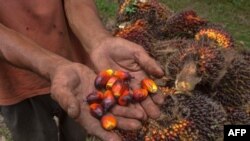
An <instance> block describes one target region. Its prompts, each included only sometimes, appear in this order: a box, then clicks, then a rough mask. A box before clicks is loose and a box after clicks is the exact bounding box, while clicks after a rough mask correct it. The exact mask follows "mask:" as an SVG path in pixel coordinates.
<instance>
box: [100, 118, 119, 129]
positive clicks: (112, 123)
mask: <svg viewBox="0 0 250 141" xmlns="http://www.w3.org/2000/svg"><path fill="white" fill-rule="evenodd" d="M101 124H102V127H103V128H104V129H106V130H112V129H114V128H116V126H117V120H116V118H115V117H114V116H113V115H104V116H103V117H102V119H101Z"/></svg>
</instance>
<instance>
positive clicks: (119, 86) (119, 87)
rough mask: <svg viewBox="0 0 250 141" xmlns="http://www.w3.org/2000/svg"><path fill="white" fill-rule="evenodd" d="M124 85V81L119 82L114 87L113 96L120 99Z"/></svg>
mask: <svg viewBox="0 0 250 141" xmlns="http://www.w3.org/2000/svg"><path fill="white" fill-rule="evenodd" d="M123 87H124V83H123V81H122V80H118V81H116V82H115V84H114V85H113V86H112V88H111V90H112V92H113V95H114V96H115V97H116V98H118V97H120V96H121V94H122V91H123Z"/></svg>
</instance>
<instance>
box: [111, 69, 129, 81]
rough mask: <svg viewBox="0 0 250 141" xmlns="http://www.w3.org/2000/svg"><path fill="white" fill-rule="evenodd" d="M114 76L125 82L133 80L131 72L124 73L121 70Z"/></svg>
mask: <svg viewBox="0 0 250 141" xmlns="http://www.w3.org/2000/svg"><path fill="white" fill-rule="evenodd" d="M114 76H115V77H117V78H119V79H121V80H125V81H126V80H130V79H131V78H132V76H131V75H130V73H129V72H124V71H119V70H118V71H115V72H114Z"/></svg>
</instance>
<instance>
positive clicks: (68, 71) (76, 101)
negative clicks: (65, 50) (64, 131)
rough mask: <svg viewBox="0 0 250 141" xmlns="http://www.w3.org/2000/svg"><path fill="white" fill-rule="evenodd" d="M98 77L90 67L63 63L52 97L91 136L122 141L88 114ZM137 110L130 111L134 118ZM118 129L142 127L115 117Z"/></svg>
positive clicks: (54, 82) (57, 70)
mask: <svg viewBox="0 0 250 141" xmlns="http://www.w3.org/2000/svg"><path fill="white" fill-rule="evenodd" d="M95 77H96V74H95V73H94V72H93V71H92V70H90V69H89V68H88V67H86V66H84V65H82V64H77V63H66V64H61V65H59V66H58V67H57V69H56V70H55V72H53V75H52V76H51V83H52V86H51V96H52V98H53V99H55V100H56V101H57V102H58V103H59V104H60V106H61V107H62V108H63V109H64V110H65V111H66V112H67V113H68V115H69V116H70V117H72V118H74V119H75V120H76V121H77V122H79V123H80V124H81V126H82V127H84V129H85V130H86V131H87V133H89V134H91V135H95V136H97V137H99V138H101V139H102V140H104V141H119V140H120V138H119V136H118V135H116V134H115V133H112V132H108V131H106V130H104V129H103V128H102V127H101V124H100V121H99V120H97V119H96V118H94V117H93V116H92V115H91V114H90V112H89V105H88V103H86V102H84V101H86V96H87V95H88V94H90V93H91V92H93V91H94V90H95V88H94V79H95ZM136 112H137V111H136V110H132V111H130V114H131V115H135V114H136ZM116 118H117V120H118V125H117V127H118V128H121V129H125V130H126V129H138V128H140V127H141V124H140V122H139V121H137V120H135V119H130V120H127V119H126V120H125V119H124V118H122V117H119V116H116Z"/></svg>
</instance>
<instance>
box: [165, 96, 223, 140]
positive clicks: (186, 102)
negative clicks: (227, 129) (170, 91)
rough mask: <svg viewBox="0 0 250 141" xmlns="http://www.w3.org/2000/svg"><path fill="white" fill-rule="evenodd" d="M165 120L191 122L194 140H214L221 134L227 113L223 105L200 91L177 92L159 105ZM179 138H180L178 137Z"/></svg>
mask: <svg viewBox="0 0 250 141" xmlns="http://www.w3.org/2000/svg"><path fill="white" fill-rule="evenodd" d="M161 109H162V111H163V113H164V114H165V116H166V118H165V119H164V120H163V121H162V122H161V125H164V124H168V122H167V121H175V120H177V121H180V120H186V121H189V122H190V123H192V125H193V132H192V133H196V134H194V135H196V137H195V138H194V140H216V139H218V138H219V137H221V136H222V134H223V125H224V124H226V123H227V117H226V116H227V115H226V112H225V110H224V108H223V106H222V105H221V104H219V103H217V102H215V101H213V99H210V98H208V97H207V96H205V94H201V92H198V91H194V92H193V93H192V95H188V94H186V93H179V94H175V95H170V96H168V97H167V99H166V100H165V104H164V105H162V106H161ZM179 140H180V139H179Z"/></svg>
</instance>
